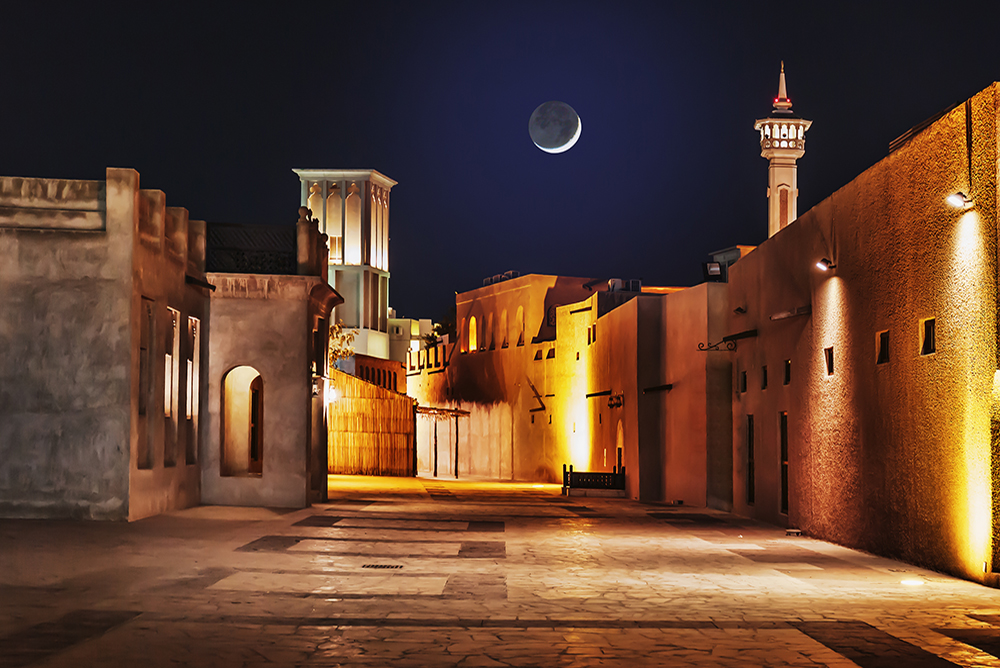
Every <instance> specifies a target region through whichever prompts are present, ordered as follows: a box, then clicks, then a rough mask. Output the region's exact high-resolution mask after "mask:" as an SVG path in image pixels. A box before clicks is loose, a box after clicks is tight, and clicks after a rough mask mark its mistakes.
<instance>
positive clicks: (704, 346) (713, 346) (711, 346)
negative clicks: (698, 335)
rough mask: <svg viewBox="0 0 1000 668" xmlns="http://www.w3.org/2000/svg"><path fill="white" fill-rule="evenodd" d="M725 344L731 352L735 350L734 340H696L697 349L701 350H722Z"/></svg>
mask: <svg viewBox="0 0 1000 668" xmlns="http://www.w3.org/2000/svg"><path fill="white" fill-rule="evenodd" d="M723 346H725V347H726V350H728V351H730V352H732V351H733V350H736V341H726V340H725V339H723V340H721V341H719V342H718V343H701V342H698V350H700V351H702V352H711V351H713V350H722V347H723Z"/></svg>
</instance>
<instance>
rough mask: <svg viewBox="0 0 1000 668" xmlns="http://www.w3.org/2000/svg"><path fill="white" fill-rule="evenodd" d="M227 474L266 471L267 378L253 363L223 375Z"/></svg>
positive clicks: (224, 466)
mask: <svg viewBox="0 0 1000 668" xmlns="http://www.w3.org/2000/svg"><path fill="white" fill-rule="evenodd" d="M220 455H221V456H220V458H219V459H220V462H219V463H220V466H221V474H222V475H224V476H237V475H257V476H259V475H262V474H263V472H264V381H263V380H262V379H261V377H260V373H258V372H257V370H256V369H254V368H253V367H251V366H238V367H236V368H234V369H231V370H230V371H229V372H228V373H227V374H226V375H225V376H224V377H223V379H222V452H221V453H220Z"/></svg>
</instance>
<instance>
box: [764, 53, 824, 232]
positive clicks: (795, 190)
mask: <svg viewBox="0 0 1000 668" xmlns="http://www.w3.org/2000/svg"><path fill="white" fill-rule="evenodd" d="M811 125H812V121H807V120H805V119H802V118H799V117H798V116H796V115H795V114H794V113H792V101H791V100H789V99H788V93H787V92H786V91H785V63H784V62H782V63H781V76H780V78H779V79H778V97H776V98H774V109H772V110H771V115H770V116H769V117H767V118H762V119H760V120H758V121H757V122H756V123H755V124H754V129H755V130H759V131H760V155H761V157H764V158H767V159H768V160H770V161H771V165H770V167H769V168H768V180H767V200H768V213H767V236H768V238H771V237H773V236H774V235H775V234H777V233H778V231H779V230H781V229H782V228H783V227H785V226H786V225H788V223H790V222H792V221H793V220H795V219H796V218H797V217H798V206H797V200H798V197H799V182H798V175H797V171H798V170H797V167H796V165H795V161H796V160H798V159H799V158H801V157H802V156H803V155H805V153H806V130H808V129H809V126H811Z"/></svg>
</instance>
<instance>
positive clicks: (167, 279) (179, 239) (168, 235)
mask: <svg viewBox="0 0 1000 668" xmlns="http://www.w3.org/2000/svg"><path fill="white" fill-rule="evenodd" d="M110 171H111V170H109V173H110ZM131 173H133V174H134V172H131ZM136 177H137V178H136V182H135V190H132V191H130V192H127V193H123V199H124V200H127V201H129V202H134V205H135V210H134V221H133V229H132V235H131V238H132V243H133V249H132V257H133V262H132V271H131V273H132V281H131V285H132V294H131V310H132V317H131V332H130V335H131V347H130V357H131V368H132V375H131V415H132V418H133V419H132V423H131V433H130V446H129V514H128V516H129V519H130V520H136V519H140V518H143V517H149V516H151V515H156V514H158V513H161V512H164V511H167V510H175V509H179V508H187V507H189V506H193V505H197V504H198V503H199V497H200V482H201V481H200V475H199V469H198V452H197V450H198V447H199V443H200V442H201V441H202V440H203V439H204V434H205V430H204V427H205V425H204V422H203V421H202V419H201V417H202V415H203V414H204V408H205V406H206V403H205V401H206V397H205V395H206V389H207V387H208V385H207V378H206V376H205V371H206V370H207V365H206V361H207V351H208V331H209V330H208V309H209V297H208V289H207V288H205V287H200V286H198V285H195V284H192V283H188V282H187V281H186V276H188V275H190V276H192V277H194V278H197V279H199V280H203V279H204V250H203V244H204V229H205V227H204V223H203V222H200V221H190V220H189V218H188V212H187V210H186V209H183V208H179V207H170V206H167V198H166V195H165V194H164V193H163V192H162V191H159V190H142V189H138V186H139V183H138V175H136ZM144 297H145V298H146V299H150V300H152V306H153V313H154V317H155V332H154V335H153V337H152V348H151V349H150V352H149V359H150V373H151V377H150V381H151V385H152V389H153V397H152V400H151V401H150V402H149V409H148V411H147V414H146V415H145V416H143V415H140V414H139V408H138V402H139V393H140V391H142V390H141V388H140V378H139V364H140V362H139V355H140V352H139V349H140V339H141V329H142V318H143V317H144V316H143V313H142V300H143V298H144ZM168 309H174V310H176V311H178V314H179V320H178V328H177V330H178V336H179V337H180V340H179V345H178V347H177V350H178V352H179V358H178V360H177V361H176V373H177V376H176V383H177V388H176V401H175V400H174V399H172V398H170V397H166V396H165V394H166V388H165V375H166V372H167V370H166V365H165V359H164V355H165V354H166V353H167V350H166V343H167V339H168V330H169V327H170V315H169V311H168ZM189 317H194V318H197V320H198V323H199V327H200V328H201V334H200V346H201V354H200V365H199V366H200V368H197V367H194V366H193V367H192V372H193V373H194V374H196V375H198V376H199V378H198V380H197V384H198V392H197V393H196V395H197V398H196V403H197V406H196V407H194V408H195V410H192V412H191V414H192V417H191V419H188V417H187V414H188V411H187V406H186V401H187V385H188V368H187V359H188V355H189V352H190V351H189V342H188V335H187V332H188V318H189ZM165 402H170V403H171V404H172V406H171V408H172V410H171V415H170V417H166V416H165V415H164V412H163V406H164V403H165ZM174 403H176V405H173V404H174ZM141 448H143V449H148V452H147V453H146V458H145V459H146V461H145V462H143V461H141V460H142V459H143V458H142V457H140V449H141Z"/></svg>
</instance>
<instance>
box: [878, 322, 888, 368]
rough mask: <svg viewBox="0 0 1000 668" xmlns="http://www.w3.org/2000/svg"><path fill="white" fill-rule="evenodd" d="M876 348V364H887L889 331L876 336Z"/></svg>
mask: <svg viewBox="0 0 1000 668" xmlns="http://www.w3.org/2000/svg"><path fill="white" fill-rule="evenodd" d="M875 346H876V348H875V349H876V351H877V353H876V357H875V364H887V363H888V362H889V330H885V331H884V332H879V333H878V334H876V335H875Z"/></svg>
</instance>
